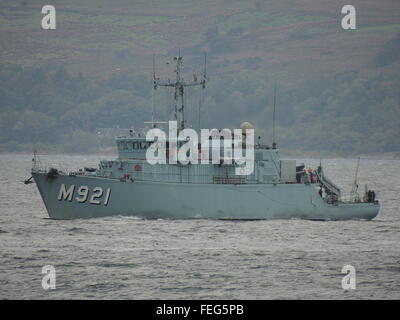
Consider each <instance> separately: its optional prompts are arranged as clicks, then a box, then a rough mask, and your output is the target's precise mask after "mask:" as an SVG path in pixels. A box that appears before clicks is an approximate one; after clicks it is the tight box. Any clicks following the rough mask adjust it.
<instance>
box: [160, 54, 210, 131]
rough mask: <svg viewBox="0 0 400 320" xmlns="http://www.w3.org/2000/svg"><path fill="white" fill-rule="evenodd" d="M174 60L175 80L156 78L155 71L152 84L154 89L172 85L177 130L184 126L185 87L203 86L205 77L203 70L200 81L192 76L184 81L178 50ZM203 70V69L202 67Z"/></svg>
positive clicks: (181, 61) (181, 60) (181, 59)
mask: <svg viewBox="0 0 400 320" xmlns="http://www.w3.org/2000/svg"><path fill="white" fill-rule="evenodd" d="M174 61H175V63H176V66H175V70H174V71H175V74H176V79H175V82H170V81H167V82H166V81H160V79H159V78H156V76H155V72H153V85H154V89H157V87H158V86H161V87H172V88H174V100H175V114H174V117H175V120H176V121H177V126H178V131H181V130H183V129H184V128H185V112H184V110H185V105H184V94H185V87H193V86H198V85H201V86H203V88H204V87H205V83H206V77H205V71H204V75H203V79H202V80H201V81H198V80H197V77H194V79H193V81H185V80H184V79H183V77H182V76H181V72H182V68H183V58H182V57H181V55H180V50H179V53H178V56H176V57H174ZM204 70H205V69H204Z"/></svg>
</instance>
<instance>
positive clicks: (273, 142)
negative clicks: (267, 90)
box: [272, 73, 277, 149]
mask: <svg viewBox="0 0 400 320" xmlns="http://www.w3.org/2000/svg"><path fill="white" fill-rule="evenodd" d="M276 78H277V77H276V73H275V85H274V110H273V113H272V149H276V141H275V109H276V84H277V79H276Z"/></svg>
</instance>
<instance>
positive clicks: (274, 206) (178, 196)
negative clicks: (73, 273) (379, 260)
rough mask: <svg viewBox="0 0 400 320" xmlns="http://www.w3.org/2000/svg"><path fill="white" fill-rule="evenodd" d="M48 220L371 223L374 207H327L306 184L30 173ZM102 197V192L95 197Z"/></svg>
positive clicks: (362, 205)
mask: <svg viewBox="0 0 400 320" xmlns="http://www.w3.org/2000/svg"><path fill="white" fill-rule="evenodd" d="M33 177H34V179H35V181H36V184H37V186H38V189H39V192H40V194H41V196H42V199H43V201H44V203H45V206H46V209H47V211H48V214H49V216H50V218H53V219H74V218H92V217H104V216H112V215H131V216H136V217H140V218H149V219H150V218H174V219H193V218H205V219H290V218H299V219H310V220H347V219H373V218H374V217H376V215H377V214H378V212H379V208H380V205H379V204H378V203H340V202H339V203H338V204H336V205H334V204H328V203H326V202H324V201H323V200H322V198H321V197H320V196H319V194H318V192H317V190H316V188H315V186H313V185H310V184H308V185H306V184H275V185H274V184H237V185H231V184H194V183H161V182H148V181H134V182H131V181H127V182H126V181H120V180H117V179H108V178H101V177H96V176H93V177H91V176H83V175H82V176H80V175H77V176H69V175H63V174H59V175H57V176H56V177H54V178H52V179H48V177H47V174H46V173H33ZM100 191H101V192H100Z"/></svg>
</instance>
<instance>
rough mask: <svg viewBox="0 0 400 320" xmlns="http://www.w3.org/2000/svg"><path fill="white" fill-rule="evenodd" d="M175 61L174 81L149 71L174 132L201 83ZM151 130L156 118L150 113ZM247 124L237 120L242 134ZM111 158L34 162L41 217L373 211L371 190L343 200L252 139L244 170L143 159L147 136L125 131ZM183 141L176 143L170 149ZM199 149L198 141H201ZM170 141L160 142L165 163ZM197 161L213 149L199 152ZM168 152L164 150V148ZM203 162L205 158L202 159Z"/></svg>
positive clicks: (312, 215) (312, 174)
mask: <svg viewBox="0 0 400 320" xmlns="http://www.w3.org/2000/svg"><path fill="white" fill-rule="evenodd" d="M174 61H175V62H176V69H175V73H176V79H175V81H170V80H169V81H161V80H160V79H159V78H157V77H156V75H155V72H154V70H153V89H154V90H155V89H156V88H157V87H162V86H165V87H172V88H173V89H174V98H175V99H174V100H175V106H174V120H175V121H176V123H177V131H178V132H180V131H182V130H184V129H185V118H184V108H185V106H184V99H183V94H184V90H185V88H186V87H191V86H201V87H203V88H204V87H205V84H206V80H207V78H206V71H205V69H204V73H203V77H202V80H200V81H198V80H197V77H194V79H193V81H191V82H185V81H184V80H183V78H182V77H181V67H182V61H183V60H182V57H181V56H180V55H179V56H177V57H175V58H174ZM151 123H152V128H155V127H156V126H157V124H158V122H156V121H154V111H153V116H152V121H151ZM247 129H252V126H251V124H249V123H242V125H241V130H242V132H243V134H245V132H246V130H247ZM116 143H117V148H118V158H117V159H115V160H108V161H106V160H102V161H100V163H99V166H98V168H84V169H81V170H78V171H72V172H62V171H60V170H59V169H56V168H44V167H42V166H39V165H38V162H37V161H34V165H33V168H32V176H33V178H34V180H35V182H36V183H37V186H38V188H39V191H40V194H41V196H42V198H43V201H44V203H45V206H46V208H47V211H48V213H49V216H50V217H51V218H56V219H70V218H88V217H100V216H109V215H134V216H138V217H142V218H217V219H277V218H278V219H279V218H282V219H283V218H304V219H319V220H341V219H372V218H374V217H375V216H376V215H377V214H378V211H379V207H380V205H379V202H378V201H377V200H376V199H375V193H374V192H373V191H371V190H366V193H365V196H364V197H363V198H362V199H361V197H360V196H358V194H357V192H356V190H355V192H354V193H353V199H351V200H350V201H344V200H343V199H342V196H341V191H340V188H339V187H338V186H336V185H335V184H334V183H333V182H332V181H331V180H330V179H329V178H327V177H326V176H325V174H324V171H323V168H322V166H321V165H320V166H318V168H316V169H315V170H312V169H308V170H306V169H307V168H306V167H305V166H304V165H303V164H296V161H295V160H282V159H280V155H279V150H278V149H277V148H276V143H275V141H274V143H273V146H272V147H269V146H267V145H263V144H261V143H260V142H257V143H254V144H253V145H251V146H249V145H248V144H247V146H246V145H245V144H246V143H245V142H242V141H241V142H240V143H243V146H244V148H249V147H252V148H253V149H254V169H253V170H252V172H251V174H248V175H247V174H239V175H238V174H237V170H236V169H237V168H238V167H240V165H239V164H238V163H237V162H236V161H235V160H233V161H231V162H230V163H225V162H224V161H223V156H222V155H223V154H222V151H221V160H220V161H219V162H218V163H215V162H214V163H213V162H212V161H210V162H209V163H207V164H205V163H198V164H190V163H189V164H182V163H180V162H179V161H178V162H176V163H172V164H171V163H168V162H167V164H150V163H149V161H148V160H147V159H148V158H147V157H148V155H147V150H148V148H149V147H150V145H151V144H152V143H153V142H152V141H147V140H146V137H145V136H143V135H140V134H137V133H135V132H134V131H131V132H130V133H129V134H127V135H126V136H120V137H117V139H116ZM182 143H183V142H182V141H181V142H179V141H177V146H178V147H179V146H180V144H182ZM203 147H204V146H203ZM170 148H171V146H170V145H168V143H167V144H166V157H167V160H168V158H169V157H171V152H170ZM198 148H199V153H198V157H199V159H198V160H199V162H201V161H200V160H204V157H205V156H206V157H210V156H211V155H212V154H213V152H212V151H213V150H212V148H213V145H212V144H210V145H209V146H208V147H207V148H209V149H208V151H209V152H207V153H205V154H204V153H203V152H201V150H202V149H204V148H202V145H201V144H200V143H199V145H198ZM171 149H172V148H171ZM210 160H211V159H210Z"/></svg>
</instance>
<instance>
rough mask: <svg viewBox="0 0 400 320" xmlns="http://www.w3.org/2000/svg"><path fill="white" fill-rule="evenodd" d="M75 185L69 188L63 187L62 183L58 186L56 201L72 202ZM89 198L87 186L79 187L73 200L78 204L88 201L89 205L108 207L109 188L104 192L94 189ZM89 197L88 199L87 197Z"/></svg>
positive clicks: (99, 188) (98, 188)
mask: <svg viewBox="0 0 400 320" xmlns="http://www.w3.org/2000/svg"><path fill="white" fill-rule="evenodd" d="M74 192H75V185H74V184H71V185H70V186H69V188H68V189H67V187H66V186H65V184H64V183H62V184H61V186H60V192H59V193H58V201H62V200H67V201H72V199H73V198H74ZM91 193H92V194H91V196H90V189H89V187H88V186H80V187H78V188H77V194H78V195H77V196H76V197H75V200H76V201H77V202H79V203H84V202H86V201H87V200H88V199H89V203H91V204H97V205H100V204H103V205H105V206H106V205H108V201H109V200H110V194H111V188H107V189H106V191H105V192H104V190H103V188H101V187H94V188H93V190H92V192H91ZM89 196H90V197H89Z"/></svg>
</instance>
